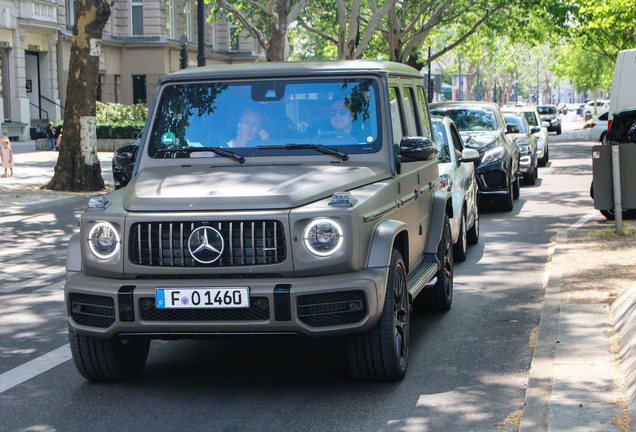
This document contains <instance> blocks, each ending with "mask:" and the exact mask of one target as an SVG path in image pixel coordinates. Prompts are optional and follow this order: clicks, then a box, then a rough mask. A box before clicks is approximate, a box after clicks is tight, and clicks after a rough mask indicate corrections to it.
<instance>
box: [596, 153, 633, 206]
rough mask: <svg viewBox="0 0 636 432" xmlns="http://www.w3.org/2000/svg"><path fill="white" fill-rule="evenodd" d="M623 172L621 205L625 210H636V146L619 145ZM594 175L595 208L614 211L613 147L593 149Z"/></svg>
mask: <svg viewBox="0 0 636 432" xmlns="http://www.w3.org/2000/svg"><path fill="white" fill-rule="evenodd" d="M617 145H618V148H619V150H618V152H619V157H620V170H621V203H622V207H623V209H636V170H634V161H636V145H634V144H631V143H626V144H617ZM592 173H593V181H594V208H595V209H598V210H613V209H614V188H613V182H612V146H609V145H597V146H594V147H592Z"/></svg>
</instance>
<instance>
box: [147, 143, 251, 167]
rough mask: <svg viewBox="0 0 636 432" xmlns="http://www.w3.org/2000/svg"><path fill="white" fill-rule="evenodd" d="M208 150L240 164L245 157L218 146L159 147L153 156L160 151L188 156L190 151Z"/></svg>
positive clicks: (175, 155)
mask: <svg viewBox="0 0 636 432" xmlns="http://www.w3.org/2000/svg"><path fill="white" fill-rule="evenodd" d="M208 151H209V152H212V153H214V154H217V155H219V156H223V157H227V158H230V159H234V160H235V161H237V162H238V163H240V164H242V163H245V158H244V157H243V156H241V155H240V154H238V153H234V152H233V151H230V150H225V149H222V148H219V147H188V148H179V149H159V150H157V151H156V152H155V156H156V155H157V154H160V153H163V154H166V155H168V154H170V153H173V152H174V156H172V157H174V158H177V157H178V156H177V154H179V153H183V154H185V155H188V157H189V155H190V154H191V153H199V152H208ZM168 157H169V156H168ZM164 158H165V156H164Z"/></svg>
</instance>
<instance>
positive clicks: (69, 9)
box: [65, 0, 75, 29]
mask: <svg viewBox="0 0 636 432" xmlns="http://www.w3.org/2000/svg"><path fill="white" fill-rule="evenodd" d="M65 3H66V28H68V29H72V28H73V26H74V25H75V0H66V2H65Z"/></svg>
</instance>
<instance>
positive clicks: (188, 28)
mask: <svg viewBox="0 0 636 432" xmlns="http://www.w3.org/2000/svg"><path fill="white" fill-rule="evenodd" d="M183 20H184V27H183V31H184V33H185V35H186V37H187V38H188V42H193V41H194V39H193V36H194V29H193V27H192V2H191V1H190V0H186V1H185V2H183Z"/></svg>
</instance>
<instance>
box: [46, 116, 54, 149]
mask: <svg viewBox="0 0 636 432" xmlns="http://www.w3.org/2000/svg"><path fill="white" fill-rule="evenodd" d="M46 138H47V139H48V140H49V150H50V151H53V150H55V142H56V139H55V125H54V124H53V122H49V127H48V128H47V129H46Z"/></svg>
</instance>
